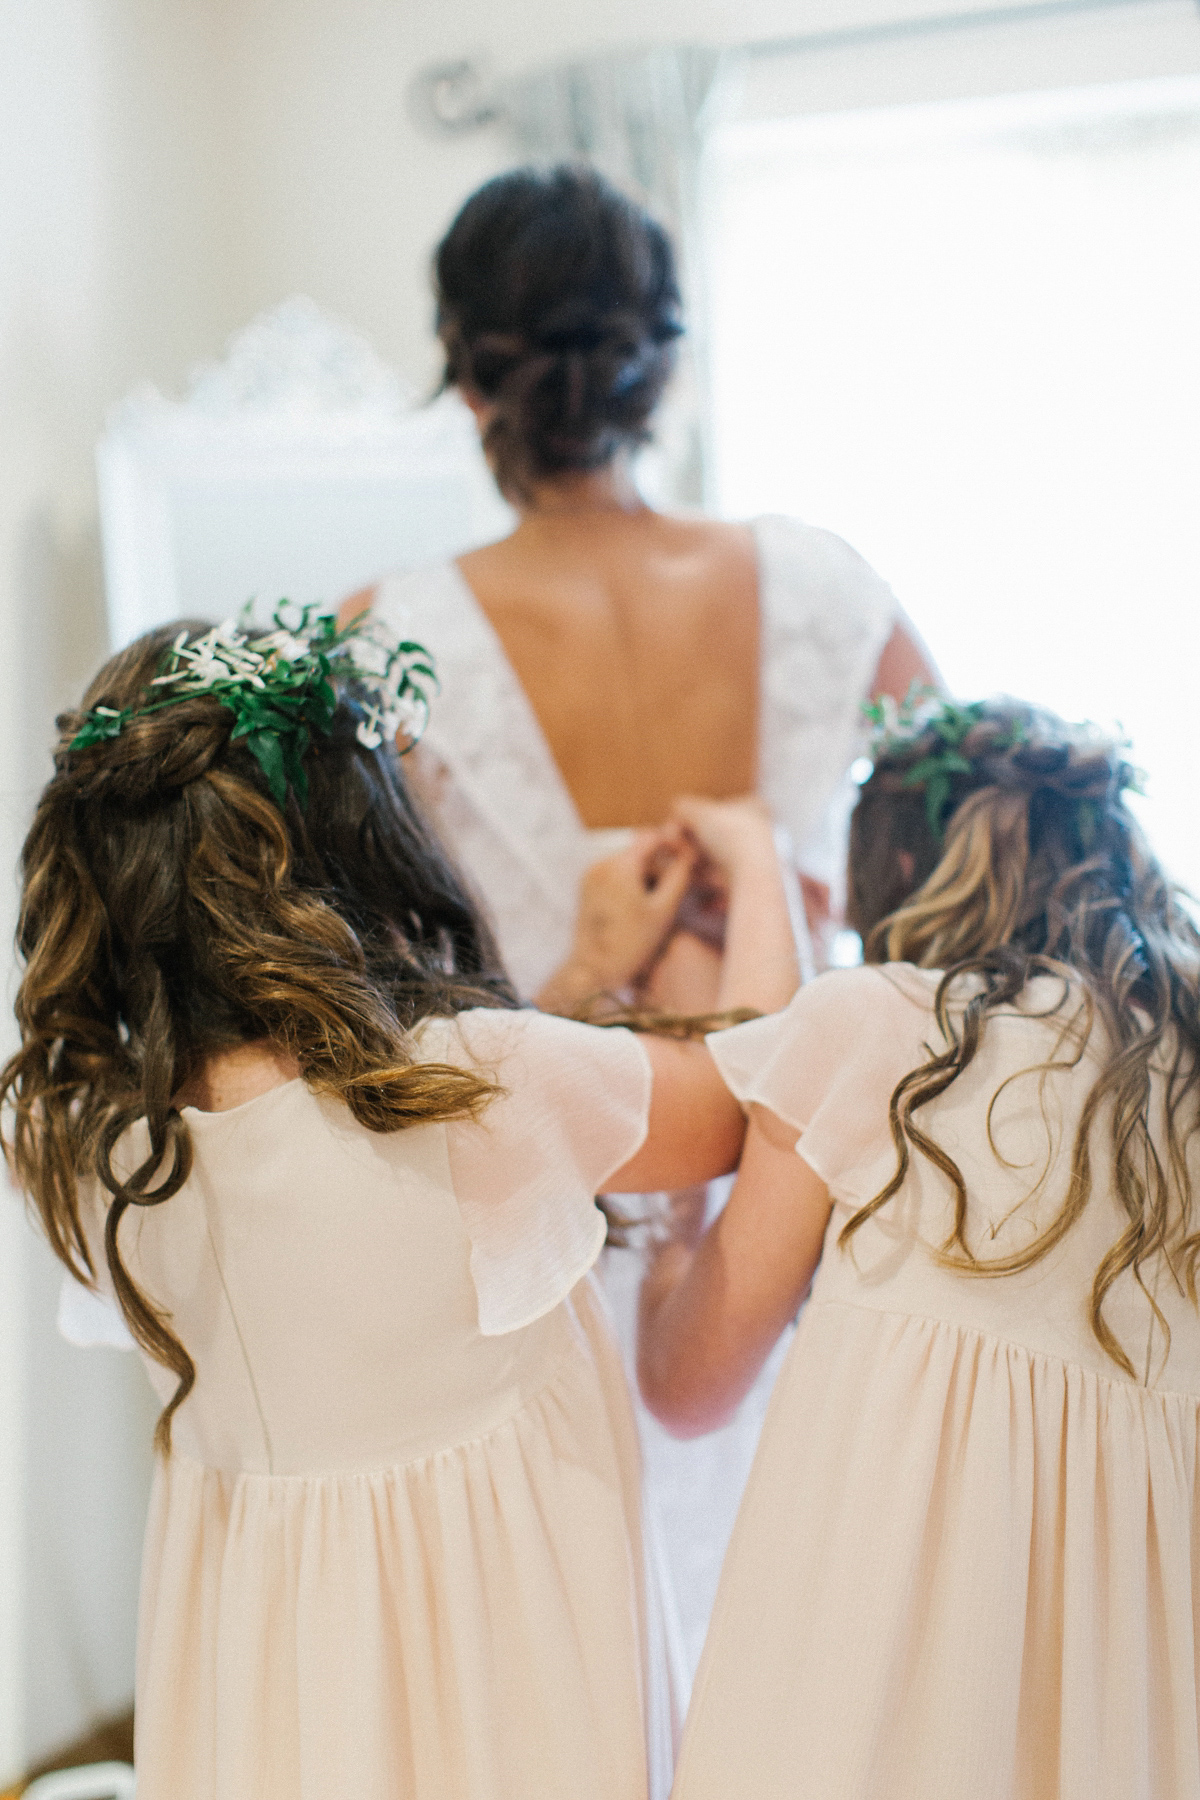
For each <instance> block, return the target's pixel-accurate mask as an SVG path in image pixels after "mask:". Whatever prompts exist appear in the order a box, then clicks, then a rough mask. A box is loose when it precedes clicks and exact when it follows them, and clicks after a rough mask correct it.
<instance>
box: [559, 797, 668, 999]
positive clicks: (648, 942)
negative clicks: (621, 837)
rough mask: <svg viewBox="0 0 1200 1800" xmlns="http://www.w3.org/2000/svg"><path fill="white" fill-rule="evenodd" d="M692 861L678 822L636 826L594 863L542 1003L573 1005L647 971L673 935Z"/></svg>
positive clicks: (632, 983)
mask: <svg viewBox="0 0 1200 1800" xmlns="http://www.w3.org/2000/svg"><path fill="white" fill-rule="evenodd" d="M696 861H697V854H696V850H695V848H694V847H693V845H692V844H691V842H690V841H689V840H688V839H687V837H686V836H685V834H684V833H683V832H682V830H681V829H680V828H679V827H678V826H674V825H668V826H665V827H664V828H663V829H662V830H658V831H639V832H638V834H637V836H636V837H635V838H634V841H633V843H632V844H631V845H630V846H629V848H628V849H627V850H620V851H618V852H617V854H616V855H615V856H608V857H605V858H604V860H603V861H602V862H598V863H593V865H592V867H591V868H590V869H589V870H588V871H587V873H586V874H585V875H584V878H583V881H582V884H581V886H580V891H579V912H578V916H577V918H576V921H575V942H574V944H573V945H572V948H571V954H570V956H569V958H568V959H567V961H566V963H564V965H563V967H562V968H561V969H559V970H558V972H557V973H556V974H555V975H553V976H551V978H550V980H549V982H548V983H547V984H546V986H545V987H544V988H543V990H542V992H541V993H540V994H539V995H538V1005H539V1006H541V1007H542V1009H543V1010H544V1011H548V1012H555V1011H560V1012H562V1011H570V1010H572V1009H573V1008H574V1007H576V1006H577V1005H578V1004H579V1002H580V1001H581V1000H584V999H587V998H590V997H591V996H592V995H594V994H603V993H619V992H621V991H623V990H625V989H628V988H630V987H633V986H635V985H636V983H637V982H638V981H639V980H640V979H641V978H642V977H643V976H644V975H645V974H646V973H647V971H648V970H649V969H650V968H651V967H652V965H653V964H654V962H655V960H656V959H657V957H658V955H659V952H660V951H661V950H662V948H663V945H664V944H665V943H666V941H667V938H668V937H669V936H670V933H671V931H672V928H673V927H674V924H675V915H676V913H677V912H678V910H679V903H680V901H681V900H682V899H683V896H684V894H685V893H686V892H687V889H688V884H689V883H690V881H691V879H692V873H693V870H694V869H695V866H696Z"/></svg>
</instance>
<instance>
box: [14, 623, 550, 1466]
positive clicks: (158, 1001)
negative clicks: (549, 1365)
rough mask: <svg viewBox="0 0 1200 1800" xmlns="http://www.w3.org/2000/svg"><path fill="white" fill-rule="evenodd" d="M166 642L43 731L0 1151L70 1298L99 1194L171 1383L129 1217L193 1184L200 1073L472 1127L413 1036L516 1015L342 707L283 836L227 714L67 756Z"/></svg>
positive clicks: (350, 713) (391, 782)
mask: <svg viewBox="0 0 1200 1800" xmlns="http://www.w3.org/2000/svg"><path fill="white" fill-rule="evenodd" d="M185 629H186V630H187V631H188V632H189V634H191V635H200V634H201V633H203V632H204V631H205V630H207V629H208V627H207V625H206V624H205V623H204V622H202V621H193V620H189V621H178V622H177V623H175V624H173V625H169V626H165V627H163V628H162V629H160V630H157V631H153V632H150V633H148V634H147V635H146V636H144V637H142V638H139V639H138V640H137V642H135V643H134V644H131V645H130V646H129V648H128V649H126V650H123V651H122V652H121V653H120V654H119V655H117V656H115V657H113V658H112V660H111V661H110V662H108V663H106V664H105V666H104V668H102V669H101V671H100V673H99V674H98V675H97V676H96V678H95V680H94V681H93V682H92V684H91V686H90V687H89V688H88V691H87V693H86V694H85V695H84V698H83V702H82V705H81V707H80V708H79V710H78V711H77V712H70V713H66V714H64V715H63V716H62V717H61V718H60V719H59V720H58V727H59V731H60V734H61V735H60V740H59V743H58V747H57V749H56V750H55V753H54V762H55V774H54V776H53V779H52V780H51V781H50V782H49V783H48V785H47V787H46V789H45V791H44V792H43V794H42V796H41V799H40V800H39V802H38V806H37V811H36V814H35V816H34V820H33V824H32V827H31V828H30V831H29V834H28V837H27V838H26V841H25V846H24V852H23V858H22V867H23V874H24V892H23V900H22V906H21V915H20V923H19V925H18V932H17V945H18V950H19V953H20V955H21V957H22V959H23V961H24V964H25V970H24V976H23V979H22V981H21V985H20V989H19V992H18V994H17V1001H16V1014H17V1021H18V1024H19V1026H20V1031H21V1047H20V1049H19V1050H18V1051H17V1052H16V1054H15V1055H14V1056H13V1057H12V1058H11V1059H10V1060H9V1062H8V1063H7V1065H6V1066H5V1068H4V1069H3V1071H2V1072H0V1105H3V1106H7V1108H8V1110H9V1112H10V1116H11V1121H12V1124H11V1138H10V1140H9V1141H8V1143H7V1144H6V1146H5V1147H6V1150H7V1152H8V1154H9V1157H10V1159H11V1163H12V1166H13V1169H14V1172H15V1174H16V1177H17V1180H18V1181H19V1183H20V1185H21V1186H22V1187H23V1188H24V1190H25V1191H26V1193H28V1194H29V1196H30V1197H31V1199H32V1202H33V1204H34V1206H35V1208H36V1210H37V1213H38V1215H39V1216H40V1220H41V1224H42V1226H43V1228H44V1230H45V1234H46V1236H47V1238H48V1240H49V1242H50V1244H51V1246H52V1247H53V1249H54V1250H55V1252H56V1254H57V1255H58V1256H59V1257H60V1259H61V1260H62V1261H63V1262H64V1263H65V1264H66V1265H67V1267H68V1269H70V1270H71V1271H72V1273H74V1274H75V1275H76V1276H78V1277H80V1278H82V1279H83V1280H85V1281H88V1282H94V1278H95V1273H96V1271H95V1268H94V1265H93V1261H92V1256H91V1252H90V1251H89V1248H88V1242H87V1236H86V1232H85V1230H84V1227H83V1223H82V1219H81V1215H80V1203H79V1187H80V1183H81V1182H85V1181H87V1180H89V1179H95V1180H98V1181H99V1182H100V1183H101V1185H102V1187H103V1188H104V1189H106V1190H107V1192H108V1194H109V1195H111V1203H110V1204H109V1207H108V1214H107V1221H106V1225H105V1253H106V1258H107V1263H108V1269H109V1273H110V1275H111V1279H112V1283H113V1288H114V1291H115V1293H116V1297H117V1300H118V1302H119V1303H120V1306H121V1310H122V1312H123V1313H124V1316H125V1319H126V1321H127V1323H128V1325H129V1329H130V1331H131V1332H132V1333H133V1336H134V1337H135V1338H136V1340H137V1342H138V1343H139V1344H140V1345H141V1346H142V1348H143V1349H144V1350H145V1351H146V1352H147V1354H148V1355H150V1356H151V1357H153V1358H154V1359H155V1360H156V1361H158V1362H160V1363H162V1364H164V1365H165V1366H166V1367H167V1368H169V1369H170V1370H172V1371H173V1372H174V1374H175V1375H176V1376H177V1377H178V1386H177V1388H176V1390H175V1393H174V1395H173V1397H172V1399H171V1401H170V1403H169V1405H168V1406H167V1408H166V1410H165V1411H164V1413H163V1415H162V1417H161V1419H160V1420H159V1425H158V1431H157V1437H156V1442H157V1443H158V1445H159V1447H160V1448H161V1449H163V1450H166V1449H168V1448H169V1444H170V1427H171V1417H172V1415H173V1413H174V1412H175V1410H176V1408H177V1407H178V1406H179V1405H180V1403H181V1402H182V1401H183V1400H184V1399H185V1398H186V1397H187V1395H188V1393H189V1392H190V1391H191V1388H192V1386H193V1384H194V1381H195V1366H194V1364H193V1362H192V1359H191V1357H190V1356H189V1354H188V1352H187V1350H186V1349H185V1348H184V1346H183V1344H182V1343H180V1341H179V1339H178V1338H177V1337H176V1336H175V1335H174V1333H173V1332H172V1330H171V1328H170V1322H169V1315H167V1314H165V1313H164V1312H162V1311H161V1310H160V1309H158V1308H156V1307H155V1306H154V1305H153V1304H151V1302H150V1301H149V1300H148V1299H147V1298H146V1296H144V1295H143V1294H142V1293H141V1292H140V1291H139V1289H138V1287H137V1285H136V1284H135V1283H134V1281H133V1280H132V1279H131V1277H130V1275H129V1273H128V1271H127V1270H126V1268H125V1266H124V1264H123V1262H122V1259H121V1251H120V1244H119V1227H120V1223H121V1219H122V1216H123V1215H124V1213H125V1212H126V1211H127V1209H128V1208H129V1207H130V1206H159V1205H161V1204H162V1203H163V1202H164V1201H166V1200H169V1199H170V1198H171V1196H172V1195H173V1194H176V1193H178V1191H179V1189H180V1188H181V1187H182V1186H183V1184H184V1182H185V1181H186V1180H187V1178H188V1174H189V1172H190V1169H191V1160H192V1145H191V1140H190V1137H189V1133H188V1127H187V1122H186V1120H185V1119H184V1118H183V1117H182V1115H181V1112H180V1110H179V1106H178V1105H177V1104H176V1096H178V1095H179V1094H180V1092H181V1090H182V1089H184V1088H185V1086H186V1084H187V1082H188V1081H189V1079H190V1078H191V1077H192V1075H193V1074H194V1073H195V1072H196V1071H197V1069H198V1068H199V1066H200V1065H201V1064H202V1063H203V1061H204V1059H205V1058H206V1057H207V1056H209V1055H211V1054H212V1053H214V1052H216V1051H220V1050H222V1049H227V1048H229V1047H231V1046H233V1045H236V1044H241V1043H246V1042H253V1041H256V1040H267V1041H269V1042H270V1043H271V1044H272V1045H273V1046H275V1047H276V1048H277V1049H278V1050H279V1051H280V1052H282V1053H283V1054H284V1055H286V1056H288V1057H290V1058H292V1059H294V1060H295V1062H296V1063H297V1064H298V1065H299V1068H300V1071H301V1074H302V1076H303V1078H304V1079H305V1081H306V1082H307V1083H308V1084H309V1086H310V1087H311V1088H313V1089H314V1090H315V1091H316V1092H318V1093H323V1094H328V1095H331V1096H334V1097H336V1098H337V1099H339V1100H342V1101H344V1102H345V1104H346V1105H347V1106H348V1107H349V1109H350V1111H351V1113H352V1114H353V1115H354V1117H355V1118H356V1119H357V1120H358V1121H359V1122H360V1123H361V1124H362V1125H365V1126H366V1127H367V1129H368V1130H371V1131H399V1130H402V1129H404V1128H405V1127H406V1126H409V1125H416V1124H421V1123H425V1122H427V1121H431V1120H437V1119H450V1118H456V1117H462V1116H466V1115H471V1114H473V1113H475V1112H476V1111H477V1110H478V1109H479V1108H480V1107H481V1106H482V1105H483V1104H484V1103H485V1102H486V1101H487V1100H488V1098H489V1097H490V1096H491V1095H492V1094H493V1093H494V1092H495V1088H494V1086H493V1085H492V1084H491V1083H490V1082H489V1081H487V1080H486V1079H485V1078H484V1077H483V1076H482V1075H479V1074H475V1073H473V1072H471V1071H469V1070H464V1069H460V1068H456V1067H452V1066H450V1065H441V1064H434V1063H422V1062H421V1061H420V1060H419V1058H418V1051H417V1048H416V1045H415V1042H414V1038H413V1028H414V1027H415V1026H416V1025H417V1024H418V1023H419V1021H420V1020H421V1019H423V1018H426V1017H428V1016H430V1015H434V1014H442V1015H447V1014H454V1013H457V1012H459V1011H462V1010H463V1009H464V1008H467V1007H470V1006H515V1005H516V1004H517V1001H516V997H515V995H514V993H513V991H512V988H511V986H510V984H509V982H508V980H507V977H506V976H505V974H504V972H503V970H502V968H501V966H500V961H499V957H498V954H497V952H496V949H495V947H494V945H493V943H492V940H491V938H490V936H489V933H488V931H487V928H486V926H485V925H484V924H483V922H482V921H481V919H480V917H479V914H478V912H477V910H476V908H475V906H474V905H473V903H472V901H471V899H470V898H469V896H468V894H467V893H466V890H465V889H464V886H463V884H462V882H461V880H460V878H459V877H458V875H457V874H456V872H455V870H454V869H453V867H452V866H451V864H450V862H449V861H448V859H447V858H446V856H445V854H444V853H443V851H442V850H441V848H440V846H439V845H438V843H437V842H436V840H435V838H434V837H433V835H432V834H431V832H430V830H429V828H428V826H427V825H426V824H425V822H424V821H423V820H422V818H421V817H420V815H419V814H418V812H417V811H416V809H415V808H414V806H413V804H412V802H411V800H410V799H409V796H408V793H407V790H406V788H405V784H404V779H403V776H402V774H401V771H400V766H399V759H398V757H397V755H396V752H395V749H394V748H393V747H392V746H391V745H384V746H383V747H381V748H379V749H375V750H372V749H369V748H367V747H365V746H364V745H363V744H362V743H361V742H360V741H359V739H358V737H357V729H358V725H359V723H360V722H361V721H362V718H363V714H362V712H361V710H360V708H359V705H358V703H357V701H356V699H355V694H354V690H353V688H352V687H351V688H344V689H343V690H341V691H340V693H339V700H338V706H337V711H336V713H335V715H334V720H333V727H332V732H331V734H330V736H329V737H328V738H319V739H318V740H317V741H316V742H315V743H314V744H313V745H312V746H311V747H310V749H309V751H308V752H307V755H306V758H305V769H306V773H307V775H308V783H309V794H308V801H307V807H306V810H304V811H301V809H300V807H299V806H298V805H297V802H296V800H295V797H294V795H289V799H288V804H287V807H286V810H284V811H281V810H280V808H279V806H278V805H277V804H276V803H275V801H274V800H273V799H272V798H271V796H270V793H269V790H268V788H267V784H266V778H265V776H264V775H263V772H262V770H261V769H260V768H259V765H258V763H257V762H256V761H255V759H254V758H253V756H252V755H251V754H250V752H249V751H248V750H247V749H246V747H245V745H244V743H234V742H231V741H230V733H231V730H232V727H233V717H232V715H231V713H230V712H229V711H228V710H227V709H225V708H223V707H222V706H221V705H220V703H219V702H218V701H216V700H214V699H213V698H211V696H208V695H203V694H200V695H196V696H195V697H193V698H190V699H187V700H185V701H181V702H180V703H179V704H178V705H175V706H171V707H168V708H166V709H164V710H162V711H159V712H155V713H150V714H144V715H142V716H137V717H135V718H134V719H133V720H132V721H131V722H130V724H129V725H128V726H126V728H125V729H124V730H123V731H122V732H121V734H120V736H119V737H116V738H113V739H111V740H110V741H108V742H106V743H103V744H97V745H95V746H93V747H91V748H88V749H84V750H72V749H71V748H70V745H71V741H72V739H73V738H74V736H75V735H76V733H77V731H78V730H79V728H80V725H81V724H82V720H83V715H84V714H85V713H86V712H88V711H90V710H91V709H92V708H94V707H96V706H108V707H111V708H113V709H114V710H116V709H120V708H123V707H137V706H138V705H140V704H144V702H145V698H146V694H147V688H148V684H149V683H150V681H151V680H152V678H153V677H154V676H155V675H156V674H157V673H158V671H159V669H160V667H161V665H162V659H163V655H164V652H165V651H166V650H167V649H168V647H169V646H170V644H171V643H172V641H173V640H174V639H175V637H176V636H177V634H178V632H180V631H181V630H185ZM139 1119H144V1120H145V1122H146V1127H147V1130H148V1133H149V1139H150V1153H149V1155H148V1156H147V1158H146V1159H145V1161H144V1162H143V1163H142V1164H141V1165H140V1166H139V1167H138V1168H136V1169H134V1170H133V1172H132V1173H131V1174H129V1175H127V1176H125V1177H124V1178H123V1177H122V1176H120V1175H119V1174H118V1173H117V1172H116V1170H115V1168H114V1163H113V1155H114V1151H115V1149H116V1147H117V1145H118V1143H119V1141H120V1140H121V1139H122V1138H123V1137H124V1135H125V1133H126V1132H127V1131H128V1129H129V1127H130V1126H131V1125H132V1124H133V1123H134V1122H135V1121H136V1120H139Z"/></svg>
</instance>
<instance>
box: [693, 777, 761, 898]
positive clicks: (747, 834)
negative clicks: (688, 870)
mask: <svg viewBox="0 0 1200 1800" xmlns="http://www.w3.org/2000/svg"><path fill="white" fill-rule="evenodd" d="M671 817H672V819H673V820H675V822H676V823H677V824H678V825H680V826H681V827H682V828H683V829H684V830H685V831H686V832H687V834H688V836H689V837H690V838H691V839H692V840H693V841H694V842H695V844H696V845H697V846H698V848H699V849H700V850H701V851H703V853H704V856H705V858H706V859H707V861H708V862H709V863H710V864H711V865H713V867H714V868H715V870H716V871H717V872H718V873H719V874H720V875H721V877H722V878H723V880H724V882H725V884H726V885H727V886H728V884H729V883H731V882H732V881H733V880H734V879H735V877H736V876H737V875H738V874H739V873H741V872H742V871H743V870H744V869H745V868H746V866H747V865H748V864H749V865H752V866H753V867H754V868H755V869H761V868H762V867H763V866H764V865H766V864H772V863H773V862H774V860H775V831H774V826H773V825H772V822H771V815H770V813H769V812H768V810H767V808H766V806H765V804H764V803H763V801H761V800H760V799H758V797H757V796H756V795H753V794H751V795H747V796H746V797H745V798H743V799H739V800H702V799H700V798H698V797H696V796H693V795H687V796H685V797H683V798H682V799H679V800H677V801H676V802H675V804H674V806H673V807H672V808H671Z"/></svg>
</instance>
